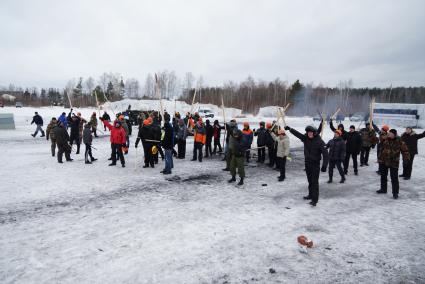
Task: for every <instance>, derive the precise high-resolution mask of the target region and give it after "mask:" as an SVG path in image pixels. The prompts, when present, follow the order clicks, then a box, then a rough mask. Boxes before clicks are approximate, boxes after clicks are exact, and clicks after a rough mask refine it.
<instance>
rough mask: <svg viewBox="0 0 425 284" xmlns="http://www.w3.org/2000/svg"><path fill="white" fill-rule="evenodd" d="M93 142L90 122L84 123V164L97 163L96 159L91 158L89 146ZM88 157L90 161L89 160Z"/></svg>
mask: <svg viewBox="0 0 425 284" xmlns="http://www.w3.org/2000/svg"><path fill="white" fill-rule="evenodd" d="M92 142H93V136H92V132H91V125H90V122H88V123H86V124H85V125H84V130H83V143H84V145H85V146H86V151H85V152H84V159H85V163H86V164H91V163H92V162H94V161H97V159H96V158H94V157H93V155H92V151H91V144H92ZM89 157H90V160H89Z"/></svg>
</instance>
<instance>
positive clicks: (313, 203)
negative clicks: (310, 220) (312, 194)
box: [309, 201, 317, 206]
mask: <svg viewBox="0 0 425 284" xmlns="http://www.w3.org/2000/svg"><path fill="white" fill-rule="evenodd" d="M309 204H310V205H311V206H316V204H317V203H316V202H314V201H311V202H310V203H309Z"/></svg>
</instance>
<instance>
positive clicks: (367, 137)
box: [359, 123, 377, 167]
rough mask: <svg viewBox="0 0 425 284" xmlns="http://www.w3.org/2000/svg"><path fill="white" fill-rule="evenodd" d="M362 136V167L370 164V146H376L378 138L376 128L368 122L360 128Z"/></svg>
mask: <svg viewBox="0 0 425 284" xmlns="http://www.w3.org/2000/svg"><path fill="white" fill-rule="evenodd" d="M359 133H360V136H361V137H362V147H361V149H360V167H363V166H369V152H370V148H375V145H376V142H377V138H376V132H375V130H374V129H373V128H372V127H371V126H370V123H366V127H365V128H362V129H360V131H359Z"/></svg>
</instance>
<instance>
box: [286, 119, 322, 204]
mask: <svg viewBox="0 0 425 284" xmlns="http://www.w3.org/2000/svg"><path fill="white" fill-rule="evenodd" d="M285 129H286V130H289V131H290V132H291V133H292V134H293V135H295V137H297V138H298V139H300V140H301V141H302V142H303V143H304V158H305V171H306V175H307V179H308V195H307V196H304V199H306V200H310V199H311V202H310V205H312V206H316V204H317V202H318V201H319V176H320V160H321V158H322V157H323V162H322V169H321V170H322V172H326V168H327V166H328V151H327V150H326V148H325V142H323V140H322V138H320V135H318V132H317V130H316V129H315V128H314V127H313V126H307V127H306V128H305V132H306V133H305V134H301V133H299V132H298V131H296V130H295V129H293V128H290V127H289V126H286V127H285Z"/></svg>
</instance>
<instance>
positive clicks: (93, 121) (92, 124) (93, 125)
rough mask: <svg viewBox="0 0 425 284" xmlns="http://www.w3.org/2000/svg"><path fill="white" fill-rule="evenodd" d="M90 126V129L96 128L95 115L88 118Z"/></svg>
mask: <svg viewBox="0 0 425 284" xmlns="http://www.w3.org/2000/svg"><path fill="white" fill-rule="evenodd" d="M90 124H91V126H92V127H94V128H96V127H97V117H96V116H95V115H92V116H91V118H90Z"/></svg>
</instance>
